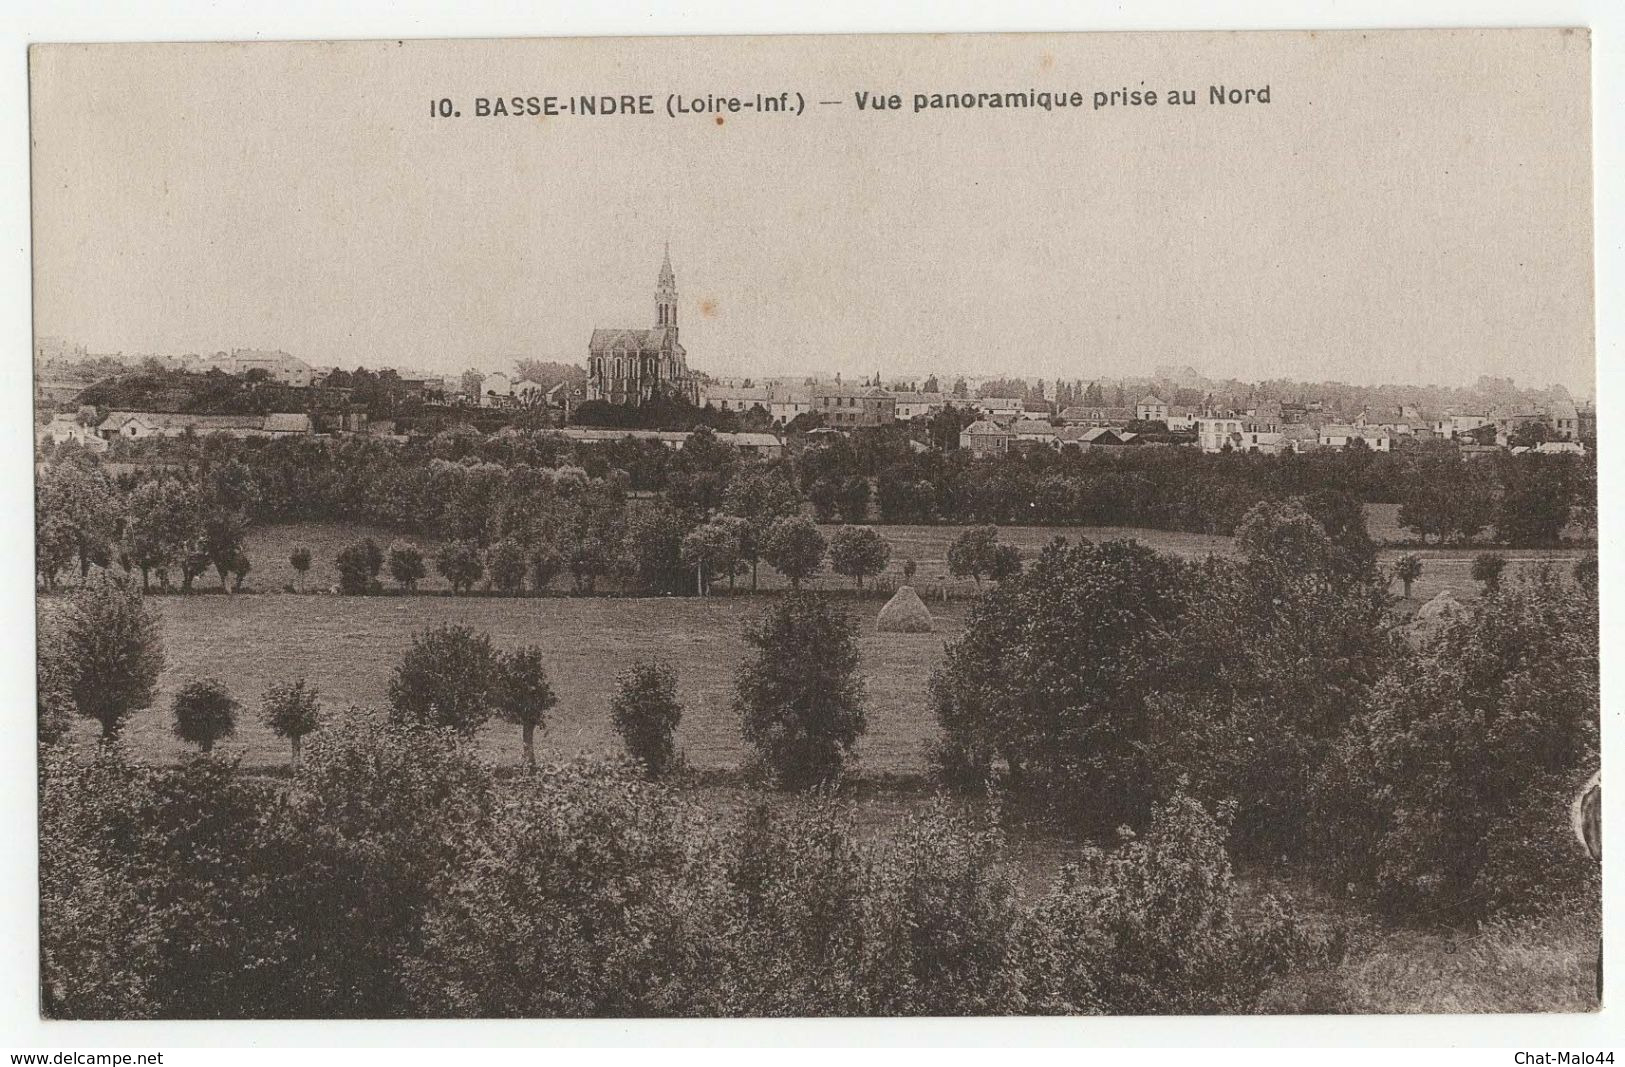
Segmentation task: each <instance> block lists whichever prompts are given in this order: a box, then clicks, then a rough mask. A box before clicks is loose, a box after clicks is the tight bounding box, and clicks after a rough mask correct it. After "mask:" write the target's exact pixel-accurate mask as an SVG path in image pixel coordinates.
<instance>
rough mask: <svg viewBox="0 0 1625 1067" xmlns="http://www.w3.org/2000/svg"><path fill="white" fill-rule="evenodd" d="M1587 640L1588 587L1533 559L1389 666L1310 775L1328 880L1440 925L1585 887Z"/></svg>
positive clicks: (1593, 708)
mask: <svg viewBox="0 0 1625 1067" xmlns="http://www.w3.org/2000/svg"><path fill="white" fill-rule="evenodd" d="M1598 647H1599V646H1598V629H1597V600H1596V598H1595V596H1594V595H1591V594H1587V593H1585V592H1583V591H1581V592H1579V593H1578V594H1577V593H1576V590H1574V589H1573V587H1570V586H1567V585H1565V584H1564V583H1562V582H1560V581H1559V580H1557V579H1556V578H1555V577H1554V576H1553V575H1552V574H1551V573H1550V571H1549V570H1548V569H1546V568H1540V569H1538V570H1532V571H1529V572H1526V573H1524V574H1521V575H1519V577H1518V579H1517V580H1516V581H1514V582H1511V583H1508V584H1505V585H1503V587H1502V589H1501V591H1500V593H1499V594H1497V595H1496V596H1493V597H1485V598H1482V599H1479V600H1477V601H1474V602H1472V604H1471V605H1470V606H1469V609H1468V610H1467V611H1465V612H1463V613H1461V614H1460V615H1459V616H1456V617H1452V618H1451V619H1449V620H1448V621H1446V622H1445V623H1444V624H1443V626H1442V628H1441V629H1440V630H1439V632H1438V633H1437V635H1436V636H1435V637H1434V638H1433V639H1432V640H1431V641H1429V642H1428V643H1427V644H1425V645H1424V646H1423V648H1422V649H1421V650H1420V651H1416V652H1413V653H1411V654H1410V655H1409V656H1408V657H1407V658H1406V659H1404V660H1402V661H1400V662H1399V664H1398V665H1397V667H1396V669H1395V670H1393V671H1391V672H1390V673H1389V675H1388V676H1387V678H1386V679H1385V680H1384V681H1383V683H1382V685H1381V686H1380V687H1379V688H1378V689H1377V691H1376V693H1375V695H1374V697H1373V699H1372V701H1371V706H1370V708H1369V710H1367V711H1366V712H1364V713H1363V714H1361V715H1359V716H1356V717H1355V718H1354V719H1353V720H1352V721H1351V722H1350V723H1349V726H1348V728H1347V730H1346V731H1345V733H1344V735H1343V737H1342V739H1341V741H1340V743H1339V745H1338V747H1337V750H1336V752H1335V753H1334V755H1333V758H1331V759H1330V760H1328V761H1327V764H1326V766H1325V767H1324V768H1323V769H1322V771H1321V773H1320V775H1319V778H1318V780H1317V782H1316V784H1315V791H1314V796H1313V800H1314V817H1315V818H1314V823H1313V826H1314V829H1315V831H1316V834H1317V844H1318V850H1319V852H1320V855H1321V856H1322V857H1323V859H1322V864H1323V869H1324V870H1325V871H1326V873H1327V874H1329V875H1330V876H1331V877H1332V878H1333V879H1334V884H1338V885H1341V884H1343V883H1344V882H1352V883H1354V884H1356V885H1357V886H1360V887H1363V888H1364V889H1365V890H1367V891H1368V892H1369V893H1370V894H1371V895H1373V896H1374V897H1375V898H1376V899H1377V900H1378V902H1380V903H1382V904H1383V905H1384V906H1386V907H1388V908H1389V909H1391V910H1393V911H1396V912H1406V913H1412V914H1421V913H1426V914H1427V915H1429V916H1430V917H1432V918H1434V919H1447V920H1450V921H1463V920H1472V919H1477V918H1481V917H1484V916H1487V915H1497V914H1499V915H1516V914H1522V913H1538V912H1542V911H1547V910H1550V909H1551V908H1552V907H1554V906H1555V905H1556V904H1557V903H1559V902H1561V901H1562V900H1563V899H1565V898H1566V896H1567V895H1568V894H1570V893H1571V892H1580V893H1584V892H1585V887H1586V886H1588V885H1589V884H1590V882H1589V880H1590V879H1591V878H1593V877H1594V875H1595V871H1594V865H1593V864H1591V863H1590V861H1589V859H1588V857H1586V856H1585V854H1584V853H1583V852H1582V851H1581V850H1580V849H1579V848H1578V847H1577V846H1575V845H1573V843H1572V837H1573V832H1572V830H1571V829H1570V828H1569V826H1568V820H1567V807H1566V803H1564V801H1565V800H1566V799H1569V798H1572V796H1573V794H1574V790H1575V789H1576V788H1577V787H1578V786H1579V785H1580V783H1581V782H1583V781H1584V780H1585V779H1586V777H1587V776H1588V775H1590V774H1591V772H1592V771H1593V770H1595V768H1596V765H1597V758H1598V756H1597V735H1598V718H1599V708H1600V699H1599V688H1598V684H1599V680H1598V671H1599V663H1598Z"/></svg>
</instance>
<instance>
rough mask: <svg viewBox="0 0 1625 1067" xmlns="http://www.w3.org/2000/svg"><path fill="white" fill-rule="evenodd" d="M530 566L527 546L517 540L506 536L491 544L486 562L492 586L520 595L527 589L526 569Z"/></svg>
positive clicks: (504, 591) (501, 590)
mask: <svg viewBox="0 0 1625 1067" xmlns="http://www.w3.org/2000/svg"><path fill="white" fill-rule="evenodd" d="M529 568H530V563H529V561H528V560H527V559H526V558H525V546H524V545H522V544H520V543H519V542H518V541H517V540H515V539H513V538H511V537H510V538H505V539H503V540H501V541H498V542H497V543H496V544H494V545H492V546H491V551H490V553H489V555H488V559H487V563H486V571H487V573H489V574H490V575H491V588H493V589H496V590H498V591H500V592H503V593H512V594H513V595H515V596H518V595H519V594H520V593H522V592H524V591H525V571H527V570H528V569H529Z"/></svg>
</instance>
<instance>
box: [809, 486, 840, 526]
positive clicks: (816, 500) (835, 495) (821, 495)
mask: <svg viewBox="0 0 1625 1067" xmlns="http://www.w3.org/2000/svg"><path fill="white" fill-rule="evenodd" d="M807 500H808V502H809V503H811V504H812V507H813V514H814V515H815V516H817V518H818V521H819V522H834V521H835V514H836V511H837V510H838V509H839V507H840V503H841V487H840V486H839V485H837V484H836V483H835V482H834V481H832V480H831V479H829V478H820V479H818V480H817V481H816V482H813V483H812V485H811V486H809V487H808V489H807Z"/></svg>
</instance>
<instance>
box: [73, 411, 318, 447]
mask: <svg viewBox="0 0 1625 1067" xmlns="http://www.w3.org/2000/svg"><path fill="white" fill-rule="evenodd" d="M311 430H312V427H311V422H310V416H309V415H306V414H303V413H302V412H291V413H287V414H273V415H182V414H174V413H170V412H156V411H114V412H109V413H108V416H107V418H105V419H103V420H102V421H101V423H99V424H98V425H97V427H96V433H97V434H98V435H99V436H100V437H102V438H103V439H104V440H109V441H110V440H112V439H113V438H115V437H118V438H123V439H124V440H127V441H143V440H147V439H149V438H154V437H184V436H186V435H187V434H193V435H195V436H198V437H204V436H207V435H209V434H225V435H226V436H228V437H239V438H241V437H294V436H302V435H305V434H309V433H310V432H311Z"/></svg>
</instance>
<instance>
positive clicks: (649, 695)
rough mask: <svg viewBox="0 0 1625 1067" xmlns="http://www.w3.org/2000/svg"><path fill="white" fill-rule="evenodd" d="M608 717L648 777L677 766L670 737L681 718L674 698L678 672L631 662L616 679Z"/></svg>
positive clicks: (661, 665)
mask: <svg viewBox="0 0 1625 1067" xmlns="http://www.w3.org/2000/svg"><path fill="white" fill-rule="evenodd" d="M609 712H610V717H611V718H612V719H613V720H614V722H615V729H616V730H617V731H619V732H620V735H621V740H622V741H624V742H625V743H626V752H627V755H629V756H631V757H632V758H633V759H635V760H637V761H638V762H639V763H641V764H642V765H643V768H644V770H645V771H646V772H647V773H648V774H649V776H650V777H651V778H659V777H661V776H663V775H665V774H667V773H669V772H670V771H671V770H672V769H673V768H674V767H675V766H676V763H677V748H676V745H675V743H674V742H673V740H672V735H673V733H674V732H675V731H676V729H677V724H678V722H679V721H680V720H681V719H682V717H683V705H682V704H681V703H680V702H679V701H678V699H677V672H676V671H675V670H673V669H672V667H671V666H670V665H669V664H665V663H655V662H643V663H634V664H632V665H631V666H630V667H628V668H626V669H625V670H623V671H621V673H620V674H619V675H618V676H617V677H616V679H615V696H614V698H613V699H612V700H611V701H610V704H609Z"/></svg>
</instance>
